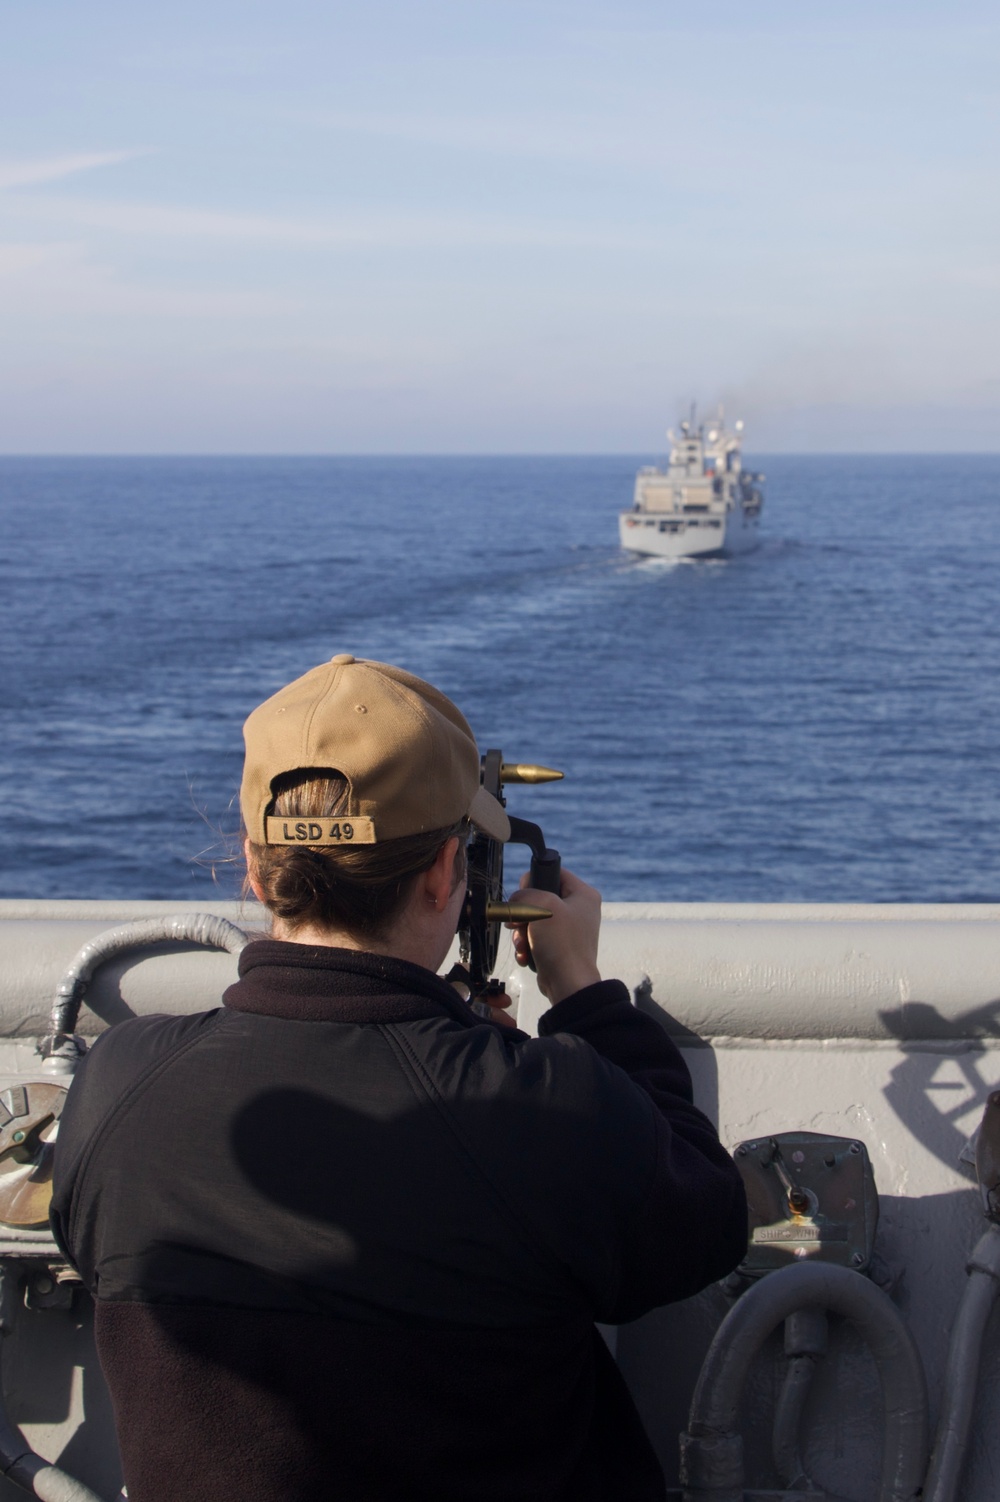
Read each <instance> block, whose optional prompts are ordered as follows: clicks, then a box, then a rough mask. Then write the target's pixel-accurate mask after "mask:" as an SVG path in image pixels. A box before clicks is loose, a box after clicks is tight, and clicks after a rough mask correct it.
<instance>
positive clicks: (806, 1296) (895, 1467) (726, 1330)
mask: <svg viewBox="0 0 1000 1502" xmlns="http://www.w3.org/2000/svg"><path fill="white" fill-rule="evenodd" d="M810 1308H819V1309H829V1310H832V1311H833V1312H834V1313H836V1314H840V1315H843V1316H844V1317H845V1318H846V1319H849V1320H851V1321H852V1323H853V1324H855V1325H857V1326H858V1328H859V1329H860V1331H861V1333H862V1335H863V1336H864V1338H865V1340H866V1341H867V1343H868V1345H869V1348H870V1350H871V1353H872V1355H873V1356H874V1358H875V1362H876V1365H877V1367H878V1370H879V1376H880V1378H881V1381H882V1394H883V1404H884V1438H883V1447H882V1475H881V1481H880V1485H879V1502H916V1499H917V1498H918V1497H919V1496H920V1491H921V1483H922V1481H923V1478H924V1469H925V1466H926V1458H927V1448H928V1444H927V1437H928V1429H927V1390H926V1384H925V1381H924V1371H923V1366H922V1365H921V1361H920V1356H919V1353H918V1351H917V1348H916V1346H915V1344H914V1342H913V1337H912V1336H911V1334H910V1332H909V1330H908V1329H907V1328H906V1325H905V1324H904V1323H903V1320H902V1318H901V1317H900V1315H899V1313H898V1312H897V1310H896V1308H895V1306H894V1305H893V1303H892V1301H891V1300H890V1299H889V1297H888V1296H887V1295H886V1294H885V1293H883V1292H882V1290H881V1289H880V1288H876V1287H875V1285H874V1284H873V1283H870V1282H869V1281H868V1280H867V1279H866V1278H864V1277H862V1276H861V1274H860V1273H855V1272H850V1271H849V1270H848V1269H847V1268H843V1267H833V1266H829V1265H825V1264H823V1263H818V1262H817V1263H804V1264H801V1265H798V1266H795V1267H788V1268H783V1269H782V1270H781V1271H780V1272H776V1273H771V1274H770V1275H769V1276H768V1277H766V1278H762V1279H761V1281H760V1282H759V1283H756V1284H754V1285H753V1286H752V1287H751V1288H749V1289H748V1290H747V1292H746V1293H745V1294H743V1296H742V1298H740V1299H739V1301H738V1302H737V1303H736V1304H735V1305H734V1307H733V1308H732V1309H731V1310H730V1311H729V1313H728V1315H727V1316H726V1318H725V1319H724V1320H723V1322H722V1324H721V1325H720V1326H719V1328H718V1330H717V1331H716V1334H715V1338H714V1340H713V1341H712V1344H711V1346H710V1347H709V1350H708V1354H707V1355H706V1357H705V1361H704V1364H703V1365H702V1369H701V1373H700V1375H699V1377H698V1383H697V1386H696V1387H695V1392H694V1397H693V1399H692V1400H691V1414H690V1418H689V1421H688V1432H687V1434H684V1435H682V1436H681V1485H682V1487H683V1488H684V1502H743V1442H742V1440H741V1438H740V1435H739V1428H738V1425H739V1411H740V1400H741V1397H742V1395H743V1390H744V1387H745V1385H746V1380H747V1376H748V1374H749V1371H750V1365H751V1362H752V1361H753V1358H754V1357H755V1356H756V1354H757V1352H758V1351H759V1350H760V1348H761V1346H762V1345H763V1344H764V1341H765V1340H766V1339H767V1337H768V1336H769V1335H770V1333H771V1331H772V1330H774V1329H775V1327H776V1326H777V1325H779V1324H780V1323H781V1321H782V1320H784V1319H787V1318H788V1316H789V1315H790V1314H793V1313H794V1312H795V1311H796V1310H798V1309H810Z"/></svg>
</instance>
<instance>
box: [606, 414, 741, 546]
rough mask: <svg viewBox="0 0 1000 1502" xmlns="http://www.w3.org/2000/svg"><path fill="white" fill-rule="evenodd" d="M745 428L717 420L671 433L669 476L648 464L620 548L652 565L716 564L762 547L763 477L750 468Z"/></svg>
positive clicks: (621, 523) (621, 528) (624, 518)
mask: <svg viewBox="0 0 1000 1502" xmlns="http://www.w3.org/2000/svg"><path fill="white" fill-rule="evenodd" d="M742 433H743V424H742V422H737V423H736V425H735V427H734V429H733V430H732V431H730V430H728V429H727V428H726V426H725V421H724V417H723V412H722V409H721V407H720V409H719V411H718V413H717V414H716V416H715V417H714V418H712V419H710V420H708V421H706V422H701V423H696V421H695V411H694V408H693V407H692V409H691V417H690V419H689V420H688V421H686V422H682V423H681V425H680V432H679V433H675V432H674V431H673V429H671V430H670V431H669V432H668V434H667V437H668V438H669V439H670V444H671V448H670V462H669V464H668V465H667V467H666V469H658V468H657V467H656V466H655V465H648V466H646V467H645V468H644V469H640V471H639V473H638V474H637V475H636V478H635V499H634V502H633V505H632V509H631V511H623V512H622V513H621V515H620V516H619V518H618V532H619V536H620V538H621V545H622V547H623V548H625V549H627V551H628V552H630V553H642V554H645V555H646V556H648V557H652V558H699V557H700V558H710V557H718V556H719V555H723V554H729V553H745V552H747V551H748V550H749V549H750V548H754V547H756V546H757V542H758V532H759V528H760V513H761V510H762V509H763V505H764V496H763V492H762V491H761V489H760V485H761V484H762V482H763V479H764V476H763V475H755V474H751V473H750V472H749V471H748V470H745V469H744V468H743V461H742V457H741V453H740V445H741V442H742Z"/></svg>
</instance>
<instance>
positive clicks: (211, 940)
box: [41, 913, 250, 1074]
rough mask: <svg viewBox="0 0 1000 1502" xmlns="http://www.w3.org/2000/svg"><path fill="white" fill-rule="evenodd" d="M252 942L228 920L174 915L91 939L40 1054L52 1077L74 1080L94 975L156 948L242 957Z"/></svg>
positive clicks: (67, 978) (59, 996)
mask: <svg viewBox="0 0 1000 1502" xmlns="http://www.w3.org/2000/svg"><path fill="white" fill-rule="evenodd" d="M249 942H250V940H249V937H248V935H247V934H245V933H244V932H243V930H242V929H241V928H237V927H236V924H235V923H230V922H229V920H228V918H220V917H217V916H216V914H214V913H174V914H171V915H170V916H168V917H164V918H140V919H137V920H136V921H135V922H132V923H123V924H121V925H120V926H119V927H117V928H109V929H107V930H106V932H104V933H102V934H98V935H97V937H96V939H91V940H90V942H89V943H88V944H85V945H84V946H83V948H82V949H81V950H80V951H79V953H78V954H77V955H76V956H75V958H74V960H73V963H72V964H71V965H70V967H69V969H68V970H67V971H66V974H65V975H64V976H63V978H62V980H61V981H60V982H59V985H58V987H57V988H56V994H55V998H54V1000H53V1002H52V1012H51V1016H50V1021H49V1029H50V1030H49V1035H48V1037H47V1038H46V1039H45V1040H44V1041H43V1043H42V1048H41V1051H42V1053H43V1055H44V1056H45V1066H44V1067H45V1072H46V1073H48V1074H72V1072H73V1069H74V1067H75V1064H76V1060H77V1058H78V1056H79V1053H80V1049H81V1048H82V1046H83V1045H82V1044H79V1045H78V1044H77V1042H76V1041H75V1040H74V1037H73V1034H74V1032H75V1029H76V1023H77V1018H78V1017H79V1015H80V1008H81V1006H82V1005H83V1000H84V997H85V996H86V994H87V987H88V985H89V984H90V981H91V978H92V976H93V975H94V973H95V971H96V970H98V969H99V968H100V966H101V965H103V964H105V963H106V962H107V961H108V960H110V959H114V958H115V956H116V955H119V954H125V953H128V951H130V950H133V949H146V948H148V947H149V946H150V945H153V944H198V945H201V946H202V948H205V949H224V950H226V951H227V952H228V953H229V954H238V953H239V952H240V950H241V949H244V948H245V947H246V945H247V944H249Z"/></svg>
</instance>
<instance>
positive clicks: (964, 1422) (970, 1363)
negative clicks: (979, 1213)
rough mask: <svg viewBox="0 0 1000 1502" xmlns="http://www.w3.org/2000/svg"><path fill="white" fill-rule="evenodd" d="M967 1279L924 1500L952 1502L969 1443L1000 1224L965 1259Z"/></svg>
mask: <svg viewBox="0 0 1000 1502" xmlns="http://www.w3.org/2000/svg"><path fill="white" fill-rule="evenodd" d="M968 1274H969V1276H968V1281H967V1282H966V1285H965V1288H964V1290H963V1292H962V1299H961V1302H960V1304H959V1306H958V1313H957V1315H956V1316H955V1323H954V1325H953V1326H952V1331H951V1340H950V1342H949V1345H948V1362H947V1365H946V1367H945V1374H944V1393H943V1397H942V1401H941V1417H940V1419H939V1420H938V1427H937V1434H936V1436H935V1439H934V1452H933V1454H932V1455H931V1463H930V1469H929V1470H928V1472H927V1482H926V1485H925V1488H924V1502H954V1499H955V1498H956V1497H957V1496H958V1495H959V1492H958V1485H959V1482H960V1481H961V1479H962V1464H963V1462H964V1460H965V1455H966V1451H967V1449H968V1444H969V1431H970V1429H971V1427H972V1411H973V1406H974V1403H975V1397H976V1388H977V1386H978V1383H979V1360H980V1356H981V1355H982V1349H983V1337H984V1336H985V1334H986V1325H987V1322H988V1320H989V1317H990V1312H991V1310H992V1308H993V1305H994V1304H995V1303H996V1300H997V1296H998V1294H1000V1227H998V1226H995V1225H991V1226H990V1227H989V1228H988V1230H986V1231H984V1233H983V1235H982V1236H981V1237H980V1238H979V1241H978V1242H977V1243H976V1246H975V1249H974V1251H973V1253H972V1256H971V1258H970V1259H969V1265H968Z"/></svg>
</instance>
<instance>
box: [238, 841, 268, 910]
mask: <svg viewBox="0 0 1000 1502" xmlns="http://www.w3.org/2000/svg"><path fill="white" fill-rule="evenodd" d="M243 854H244V856H245V857H246V863H247V881H248V882H249V883H250V890H251V892H252V893H253V895H254V896H255V897H256V899H257V901H258V902H263V901H264V888H263V887H262V886H261V884H260V876H259V875H258V874H257V861H256V858H255V857H254V853H253V846H252V845H251V843H250V836H249V835H248V836H247V838H246V839H245V840H244V841H243Z"/></svg>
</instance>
